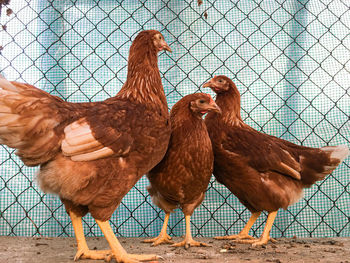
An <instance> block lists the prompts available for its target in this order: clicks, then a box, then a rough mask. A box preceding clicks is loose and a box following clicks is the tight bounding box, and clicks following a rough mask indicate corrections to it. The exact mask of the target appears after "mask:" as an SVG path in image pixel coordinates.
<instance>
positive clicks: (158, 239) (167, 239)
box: [142, 213, 174, 247]
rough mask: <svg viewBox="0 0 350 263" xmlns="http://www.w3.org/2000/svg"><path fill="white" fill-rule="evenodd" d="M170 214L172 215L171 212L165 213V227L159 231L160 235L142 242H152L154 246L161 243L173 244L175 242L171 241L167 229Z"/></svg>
mask: <svg viewBox="0 0 350 263" xmlns="http://www.w3.org/2000/svg"><path fill="white" fill-rule="evenodd" d="M169 216H170V213H167V214H165V217H164V223H163V227H162V230H161V231H160V233H159V236H157V237H155V238H152V239H146V240H143V241H142V242H143V243H152V245H151V246H152V247H155V246H158V245H160V244H172V243H174V242H173V241H171V236H169V235H168V234H167V233H166V230H167V227H168V221H169Z"/></svg>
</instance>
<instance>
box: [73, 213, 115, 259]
mask: <svg viewBox="0 0 350 263" xmlns="http://www.w3.org/2000/svg"><path fill="white" fill-rule="evenodd" d="M69 216H70V218H71V220H72V225H73V228H74V233H75V238H76V240H77V247H78V251H77V253H76V254H75V257H74V261H77V260H78V259H80V258H84V259H105V258H107V256H108V255H109V254H110V253H111V251H110V250H90V249H89V247H88V245H87V243H86V239H85V236H84V229H83V224H82V221H81V217H80V216H77V215H76V214H75V213H74V212H72V211H70V212H69Z"/></svg>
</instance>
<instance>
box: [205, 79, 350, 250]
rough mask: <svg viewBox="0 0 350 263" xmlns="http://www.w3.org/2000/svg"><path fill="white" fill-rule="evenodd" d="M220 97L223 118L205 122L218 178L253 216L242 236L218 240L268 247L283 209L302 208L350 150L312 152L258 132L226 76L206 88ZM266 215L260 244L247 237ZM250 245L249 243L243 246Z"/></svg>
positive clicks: (334, 149) (236, 91)
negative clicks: (299, 203) (306, 192)
mask: <svg viewBox="0 0 350 263" xmlns="http://www.w3.org/2000/svg"><path fill="white" fill-rule="evenodd" d="M204 87H211V88H212V89H213V91H215V92H216V93H217V98H216V103H217V104H218V106H219V107H220V108H221V109H222V115H221V116H220V117H216V116H214V115H213V114H211V113H209V114H208V115H207V117H206V119H205V123H206V125H207V128H208V132H209V136H210V138H211V141H212V144H213V150H214V156H215V160H214V172H213V174H214V176H215V177H216V179H217V181H218V182H220V183H222V184H224V185H225V186H226V187H227V188H228V189H229V190H230V191H231V192H232V193H233V194H234V195H235V196H236V197H237V198H238V199H239V201H240V202H241V203H242V204H243V205H244V206H246V207H247V208H248V209H249V210H250V211H251V212H252V217H251V219H250V220H249V221H248V223H247V225H246V226H245V228H244V229H243V230H242V231H241V233H239V234H238V235H232V236H226V237H218V239H236V240H239V241H240V242H243V243H252V244H253V245H263V244H266V243H267V242H268V240H270V237H269V232H270V230H271V227H272V224H273V221H274V219H275V217H276V215H277V210H278V209H280V208H284V209H287V207H288V206H290V205H292V204H293V203H295V202H297V201H298V200H299V199H300V198H301V197H302V194H303V189H304V188H306V187H311V186H312V185H313V184H314V183H315V182H317V181H319V180H322V179H324V178H325V176H326V175H328V174H330V173H331V172H332V171H333V170H334V169H335V168H336V167H337V166H338V165H339V164H340V163H341V162H342V161H343V159H344V158H346V157H347V156H348V154H349V149H348V147H347V146H344V145H342V146H336V147H331V146H330V147H322V148H310V147H304V146H299V145H296V144H293V143H291V142H288V141H286V140H283V139H279V138H277V137H274V136H270V135H267V134H263V133H261V132H258V131H256V130H254V129H253V128H251V127H250V126H248V125H247V124H245V123H244V122H243V121H242V119H241V116H240V94H239V92H238V90H237V88H236V86H235V84H234V83H233V82H232V81H231V80H230V79H229V78H227V77H226V76H217V77H214V78H213V79H212V80H211V81H209V82H208V83H206V84H204ZM262 211H267V212H269V217H268V220H267V223H266V226H265V229H264V232H263V234H262V236H261V237H260V239H259V240H256V239H253V238H252V237H251V236H249V234H248V232H249V230H250V228H251V227H252V225H253V224H254V222H255V220H256V219H257V218H258V217H259V215H260V213H261V212H262ZM243 239H250V240H243Z"/></svg>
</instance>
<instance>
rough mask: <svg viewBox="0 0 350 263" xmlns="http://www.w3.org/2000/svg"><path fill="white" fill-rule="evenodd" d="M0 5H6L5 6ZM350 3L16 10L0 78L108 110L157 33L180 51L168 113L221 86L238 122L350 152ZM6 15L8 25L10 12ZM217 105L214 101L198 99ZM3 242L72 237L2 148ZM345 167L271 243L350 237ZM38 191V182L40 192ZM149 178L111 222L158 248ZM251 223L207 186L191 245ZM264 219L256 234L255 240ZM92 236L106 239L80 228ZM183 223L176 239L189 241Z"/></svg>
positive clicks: (287, 216)
mask: <svg viewBox="0 0 350 263" xmlns="http://www.w3.org/2000/svg"><path fill="white" fill-rule="evenodd" d="M1 4H2V2H1ZM349 7H350V3H349V2H348V1H345V0H343V1H341V0H337V1H330V0H299V1H297V0H276V1H262V0H241V1H238V0H231V1H228V0H211V1H203V4H201V5H200V6H198V4H197V1H189V0H187V1H178V0H169V1H165V0H164V1H158V0H142V1H132V0H124V1H114V0H113V1H112V0H101V1H99V0H89V1H78V0H50V1H44V0H17V1H11V3H10V4H9V5H5V6H2V9H1V23H2V26H3V28H2V31H1V32H0V37H1V40H0V41H1V42H0V45H1V48H0V49H1V55H0V67H1V72H2V74H4V75H5V76H6V77H7V78H8V79H11V80H19V81H23V82H27V83H30V84H33V85H35V86H37V87H39V88H41V89H43V90H45V91H47V92H50V93H51V94H53V95H57V96H60V97H62V98H64V99H65V100H68V101H72V102H81V101H97V100H103V99H106V98H108V97H110V96H113V95H114V94H116V93H117V92H118V91H119V89H120V87H121V86H122V84H123V82H124V81H125V79H126V70H127V57H128V49H129V47H130V44H131V41H132V40H133V39H134V37H135V35H136V34H137V33H138V32H139V31H140V30H142V29H151V28H153V29H157V30H160V31H161V32H162V33H163V34H164V36H165V39H166V40H167V42H168V43H169V44H170V46H171V47H172V49H173V53H172V54H170V55H169V54H165V53H163V54H161V55H160V57H159V67H160V71H161V75H162V81H163V84H164V89H165V91H166V95H167V99H168V103H169V107H171V106H172V105H173V104H174V103H175V102H176V101H177V100H179V99H180V98H181V97H182V96H184V95H186V94H189V93H193V92H198V91H201V88H200V87H201V85H202V84H203V83H204V82H205V81H206V80H208V79H209V78H211V77H212V76H214V75H216V74H226V75H228V76H229V77H231V78H232V79H233V80H234V81H235V83H236V84H237V86H238V88H239V90H240V92H241V94H242V116H243V118H244V120H245V121H246V122H247V123H248V124H249V125H251V126H252V127H254V128H256V129H257V130H259V131H262V132H266V133H269V134H272V135H275V136H278V137H281V138H284V139H287V140H289V141H292V142H294V143H297V144H301V145H306V146H312V147H320V146H324V145H339V144H349V138H350V125H349V116H350V106H349V105H350V88H349V83H350V77H349V76H350V74H349V73H350V72H349V71H350V62H349V61H350V36H349V32H350V11H349ZM8 8H11V9H12V10H13V14H10V13H11V12H10V13H9V12H7V9H8ZM203 91H204V92H208V93H211V94H212V95H214V94H213V93H212V92H211V91H208V90H203ZM0 155H1V158H0V161H1V163H0V164H1V165H0V174H1V176H0V197H1V199H0V200H1V201H0V234H1V235H24V236H35V235H46V236H72V235H73V230H72V227H71V223H70V220H69V217H68V216H67V215H66V213H65V210H64V208H63V207H62V204H61V203H60V201H59V200H58V198H57V197H54V196H51V195H46V194H43V193H42V192H41V191H40V189H39V188H38V187H37V185H36V184H35V183H33V180H34V174H35V170H36V169H35V168H28V167H25V166H24V165H23V163H22V162H21V161H20V160H19V159H18V158H17V157H16V155H14V150H12V149H9V148H7V147H6V146H2V148H1V151H0ZM349 171H350V168H349V160H346V161H345V162H344V163H343V164H342V165H341V166H340V167H339V168H338V169H337V170H336V171H335V172H334V173H333V174H332V175H330V176H329V177H327V178H326V179H325V180H324V181H322V182H320V183H318V184H317V185H315V186H313V187H312V188H311V189H307V190H306V192H305V196H304V198H303V199H302V200H301V201H300V202H298V203H297V204H296V205H294V206H292V207H290V208H289V209H288V210H287V211H280V212H279V215H278V217H277V219H276V221H275V224H274V227H273V230H272V235H273V236H275V237H279V236H294V235H296V236H349V235H350V231H349V222H350V206H349V197H350V192H349V190H350V186H349V181H350V180H349ZM34 181H35V180H34ZM147 185H148V181H147V180H146V179H145V178H143V179H141V180H140V181H139V182H138V183H137V185H136V186H135V187H134V188H133V189H132V190H131V191H130V192H129V194H128V195H127V196H126V197H125V198H124V200H123V203H122V204H121V206H120V207H119V209H118V212H117V213H115V214H114V215H113V217H112V219H111V223H112V225H113V228H114V230H115V232H116V233H117V234H118V235H121V236H154V235H156V234H157V233H158V232H159V230H160V228H161V224H162V218H163V213H162V212H161V211H160V210H159V209H158V208H156V207H154V205H153V204H152V202H151V200H150V198H149V196H148V193H147V191H146V186H147ZM248 218H249V212H248V211H247V210H246V209H245V208H244V207H243V206H242V205H241V204H240V203H239V202H238V201H237V199H236V198H235V197H234V196H233V195H232V194H231V193H230V192H229V191H228V190H227V189H226V188H225V187H224V186H222V185H219V184H218V183H217V182H216V181H215V180H214V179H212V181H211V183H210V185H209V188H208V191H207V195H206V199H205V201H204V202H203V204H202V205H201V206H200V207H199V208H198V209H197V210H196V211H195V213H194V216H193V217H192V225H193V228H192V231H193V234H194V235H195V236H214V235H223V234H227V233H232V232H238V231H240V229H241V228H242V227H243V225H244V224H245V222H246V221H247V220H248ZM265 219H266V216H262V218H260V219H259V220H258V221H257V223H256V224H255V225H254V227H253V229H252V231H253V235H256V236H257V235H260V233H261V232H262V229H263V226H264V220H265ZM84 225H85V234H86V235H90V236H95V235H101V232H100V230H99V229H98V227H97V225H96V224H95V222H94V220H93V219H92V218H91V217H90V216H87V217H86V218H84ZM183 228H184V227H183V215H182V214H181V212H177V213H175V214H174V215H172V216H171V219H170V223H169V231H170V234H172V235H181V234H182V233H183Z"/></svg>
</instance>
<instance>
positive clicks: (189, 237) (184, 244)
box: [171, 215, 210, 249]
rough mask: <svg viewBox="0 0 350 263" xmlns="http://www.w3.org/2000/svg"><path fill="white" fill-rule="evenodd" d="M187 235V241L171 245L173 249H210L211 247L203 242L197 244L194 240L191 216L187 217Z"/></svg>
mask: <svg viewBox="0 0 350 263" xmlns="http://www.w3.org/2000/svg"><path fill="white" fill-rule="evenodd" d="M185 220H186V234H185V239H184V240H183V241H182V242H179V243H175V244H173V245H171V246H172V247H185V249H188V248H189V247H210V245H208V244H206V243H203V242H197V241H195V240H193V238H192V234H191V216H190V215H186V216H185Z"/></svg>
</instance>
